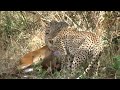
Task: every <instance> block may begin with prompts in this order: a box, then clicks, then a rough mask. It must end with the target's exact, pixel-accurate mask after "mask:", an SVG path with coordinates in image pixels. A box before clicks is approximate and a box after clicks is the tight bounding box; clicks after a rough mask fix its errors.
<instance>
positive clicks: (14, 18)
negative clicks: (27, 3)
mask: <svg viewBox="0 0 120 90" xmlns="http://www.w3.org/2000/svg"><path fill="white" fill-rule="evenodd" d="M101 13H104V12H100V11H27V12H25V11H22V12H20V11H1V12H0V28H1V29H0V74H1V75H2V74H3V73H7V74H9V73H12V72H13V71H12V70H14V69H13V68H14V67H15V66H16V65H17V63H18V62H19V60H20V58H21V57H22V56H23V55H24V54H26V53H27V52H29V51H33V50H36V49H38V48H40V47H42V46H43V45H45V41H44V38H45V36H44V31H45V26H46V23H47V22H48V21H51V20H57V21H65V22H67V23H68V24H69V25H70V26H72V27H74V28H77V29H78V30H79V31H81V30H84V31H92V32H96V30H97V29H101V30H103V31H100V32H104V33H102V35H103V36H104V38H106V39H105V40H104V43H105V44H104V46H105V47H107V48H106V49H105V51H104V53H103V55H102V56H101V58H100V60H101V70H103V69H104V68H107V67H109V66H111V65H112V63H113V61H112V57H114V56H116V55H119V53H120V52H117V53H113V52H112V51H113V50H114V49H113V47H112V44H111V40H112V38H113V36H115V35H117V34H118V33H117V32H119V31H120V27H119V26H120V25H119V24H120V22H119V20H120V18H119V17H117V15H119V14H120V12H112V11H111V12H106V14H105V15H107V16H102V14H101ZM110 16H111V17H110ZM100 17H102V18H104V20H103V22H100V20H101V18H100ZM98 22H99V23H101V24H100V25H98V24H97V23H98ZM97 25H98V26H97ZM113 32H116V33H115V34H113ZM118 45H120V44H118ZM111 47H112V48H111ZM104 71H105V70H103V72H102V71H101V72H100V73H99V74H100V76H99V77H97V78H107V73H106V72H107V71H106V72H104ZM45 73H46V71H43V70H42V69H41V68H40V66H36V67H35V72H34V73H32V74H31V75H33V76H34V77H36V76H37V77H38V78H41V79H42V78H51V79H52V78H56V79H57V78H66V76H65V75H66V74H63V73H61V72H55V73H54V74H52V75H45ZM80 73H81V72H80ZM6 78H7V76H6ZM9 78H12V77H9ZM31 78H32V77H31Z"/></svg>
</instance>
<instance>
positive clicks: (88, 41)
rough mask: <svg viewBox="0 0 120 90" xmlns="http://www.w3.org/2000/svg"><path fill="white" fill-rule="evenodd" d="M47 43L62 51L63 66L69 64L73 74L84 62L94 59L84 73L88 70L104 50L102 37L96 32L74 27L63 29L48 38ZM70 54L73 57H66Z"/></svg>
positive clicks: (53, 48)
mask: <svg viewBox="0 0 120 90" xmlns="http://www.w3.org/2000/svg"><path fill="white" fill-rule="evenodd" d="M50 36H52V33H51V35H50V34H49V37H50ZM47 45H48V47H49V48H50V49H51V50H52V51H59V52H60V57H61V58H62V59H61V60H62V61H61V63H62V68H64V67H65V66H67V68H68V69H70V70H71V71H72V76H73V75H74V74H75V71H76V69H77V68H78V67H79V66H80V65H81V64H82V63H83V62H85V61H86V60H88V61H89V60H90V59H92V60H91V61H90V64H89V65H88V67H87V68H86V70H85V72H84V74H85V73H86V72H88V71H89V70H90V69H91V68H92V67H93V66H94V64H95V63H96V62H97V60H98V58H99V56H100V53H101V51H102V50H103V47H102V42H101V39H100V38H99V37H98V36H97V35H96V34H94V33H91V32H86V31H77V30H74V29H72V28H65V29H61V30H59V32H58V33H57V35H56V36H55V37H54V38H47ZM68 56H72V57H73V59H72V60H71V59H66V57H68Z"/></svg>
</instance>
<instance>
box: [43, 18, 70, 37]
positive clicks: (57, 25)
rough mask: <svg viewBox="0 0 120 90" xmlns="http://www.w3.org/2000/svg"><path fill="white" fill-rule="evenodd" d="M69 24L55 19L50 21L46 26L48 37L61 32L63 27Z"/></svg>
mask: <svg viewBox="0 0 120 90" xmlns="http://www.w3.org/2000/svg"><path fill="white" fill-rule="evenodd" d="M67 27H68V24H67V23H66V22H64V21H61V22H57V21H55V20H53V21H51V22H49V24H48V26H47V27H46V31H45V35H46V36H47V37H50V38H53V37H55V36H56V35H57V33H59V32H60V31H61V30H62V29H63V28H67Z"/></svg>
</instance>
